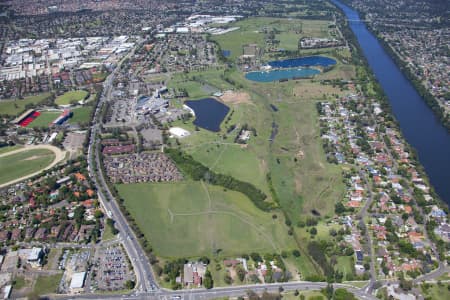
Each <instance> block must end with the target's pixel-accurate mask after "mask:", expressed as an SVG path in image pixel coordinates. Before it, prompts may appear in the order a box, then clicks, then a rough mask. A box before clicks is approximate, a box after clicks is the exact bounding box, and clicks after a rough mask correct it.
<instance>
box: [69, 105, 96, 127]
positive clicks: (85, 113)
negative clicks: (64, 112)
mask: <svg viewBox="0 0 450 300" xmlns="http://www.w3.org/2000/svg"><path fill="white" fill-rule="evenodd" d="M92 108H93V107H92V106H83V107H79V108H75V109H73V110H72V112H73V116H72V118H70V119H69V121H68V122H69V123H70V124H75V123H78V124H79V123H88V122H89V121H90V118H91V112H92Z"/></svg>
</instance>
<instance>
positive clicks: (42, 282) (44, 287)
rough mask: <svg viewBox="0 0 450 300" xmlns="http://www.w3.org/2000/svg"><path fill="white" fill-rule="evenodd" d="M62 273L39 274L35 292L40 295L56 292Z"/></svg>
mask: <svg viewBox="0 0 450 300" xmlns="http://www.w3.org/2000/svg"><path fill="white" fill-rule="evenodd" d="M61 278H62V274H56V275H50V276H39V277H38V279H37V280H36V283H35V285H34V290H33V292H34V293H35V294H37V295H39V296H43V295H47V294H52V293H56V290H57V289H58V286H59V283H60V281H61Z"/></svg>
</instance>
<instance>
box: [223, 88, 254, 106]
mask: <svg viewBox="0 0 450 300" xmlns="http://www.w3.org/2000/svg"><path fill="white" fill-rule="evenodd" d="M220 100H222V101H223V102H225V103H229V104H241V103H252V101H251V100H250V95H249V94H248V93H244V92H235V91H225V92H224V93H223V95H222V96H221V97H220Z"/></svg>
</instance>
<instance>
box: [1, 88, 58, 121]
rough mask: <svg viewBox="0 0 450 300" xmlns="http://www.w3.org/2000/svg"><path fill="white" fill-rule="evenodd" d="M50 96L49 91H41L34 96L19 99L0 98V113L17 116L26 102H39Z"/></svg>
mask: <svg viewBox="0 0 450 300" xmlns="http://www.w3.org/2000/svg"><path fill="white" fill-rule="evenodd" d="M48 97H50V93H42V94H39V95H36V96H30V97H26V98H25V99H21V100H19V99H18V100H13V99H11V100H8V99H7V100H0V114H5V115H9V116H17V115H19V114H20V113H22V112H24V111H25V106H26V105H27V104H34V105H36V104H39V103H41V102H43V101H45V100H47V99H48Z"/></svg>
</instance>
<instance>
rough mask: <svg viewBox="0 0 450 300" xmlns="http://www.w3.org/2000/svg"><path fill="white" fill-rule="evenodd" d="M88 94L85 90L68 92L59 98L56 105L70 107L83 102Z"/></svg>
mask: <svg viewBox="0 0 450 300" xmlns="http://www.w3.org/2000/svg"><path fill="white" fill-rule="evenodd" d="M88 94H89V93H88V92H87V91H85V90H78V91H70V92H66V93H64V94H63V95H61V96H58V97H57V98H56V100H55V103H56V104H58V105H68V104H71V103H73V102H78V101H81V100H83V99H84V98H86V96H87V95H88Z"/></svg>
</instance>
